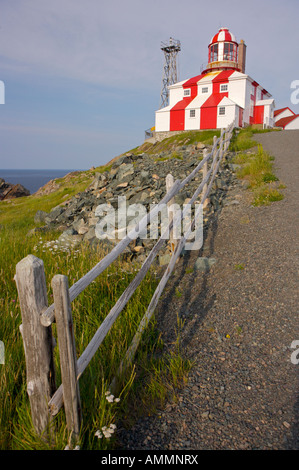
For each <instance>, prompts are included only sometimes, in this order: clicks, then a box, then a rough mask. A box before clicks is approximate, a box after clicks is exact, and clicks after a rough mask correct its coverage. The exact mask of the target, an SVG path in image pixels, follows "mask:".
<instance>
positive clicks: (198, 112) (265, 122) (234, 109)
mask: <svg viewBox="0 0 299 470" xmlns="http://www.w3.org/2000/svg"><path fill="white" fill-rule="evenodd" d="M246 49H247V46H246V44H245V41H244V40H241V41H240V42H239V43H238V41H237V39H236V36H235V35H234V34H233V33H232V32H231V31H230V30H229V29H228V28H226V27H223V28H220V29H219V31H218V32H217V33H216V34H214V36H212V38H211V40H210V42H209V44H208V54H207V55H208V62H207V63H206V65H205V66H203V67H202V68H201V71H200V74H199V75H197V76H195V77H192V78H189V79H187V80H183V81H180V82H178V83H174V84H172V85H171V86H169V105H168V106H166V107H164V108H162V109H159V110H157V111H156V113H155V135H156V138H157V139H159V140H160V139H161V138H164V137H165V136H167V135H168V134H171V133H176V132H181V131H187V130H199V129H219V128H225V127H227V126H228V125H229V124H231V123H232V122H233V123H234V125H235V126H236V127H244V126H247V125H257V126H260V127H273V126H274V108H275V101H274V99H273V97H272V96H271V94H270V93H269V92H268V91H267V90H266V89H265V88H264V87H263V86H261V85H260V84H259V83H258V82H257V81H256V80H254V79H253V78H252V77H250V76H249V75H248V74H247V73H246V72H245V68H246Z"/></svg>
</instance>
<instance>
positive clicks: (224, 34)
mask: <svg viewBox="0 0 299 470" xmlns="http://www.w3.org/2000/svg"><path fill="white" fill-rule="evenodd" d="M216 42H235V43H236V44H237V40H236V37H235V35H234V34H233V33H231V32H230V31H229V29H228V28H220V29H219V31H218V33H217V34H215V36H213V37H212V39H211V41H210V44H209V45H211V44H215V43H216Z"/></svg>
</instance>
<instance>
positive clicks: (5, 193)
mask: <svg viewBox="0 0 299 470" xmlns="http://www.w3.org/2000/svg"><path fill="white" fill-rule="evenodd" d="M29 195H30V191H29V190H28V189H26V188H24V186H23V185H21V184H12V183H7V182H6V181H5V180H4V179H3V178H0V201H4V200H7V199H15V198H17V197H24V196H29Z"/></svg>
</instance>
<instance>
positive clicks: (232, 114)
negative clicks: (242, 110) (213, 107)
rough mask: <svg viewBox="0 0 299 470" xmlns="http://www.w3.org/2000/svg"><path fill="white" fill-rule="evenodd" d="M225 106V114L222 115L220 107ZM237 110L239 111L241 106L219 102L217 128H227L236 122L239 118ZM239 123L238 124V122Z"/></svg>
mask: <svg viewBox="0 0 299 470" xmlns="http://www.w3.org/2000/svg"><path fill="white" fill-rule="evenodd" d="M221 107H225V115H224V116H221V115H220V114H219V108H221ZM237 111H238V113H239V107H238V106H236V105H225V104H222V105H221V104H219V105H218V108H217V129H222V128H226V127H227V126H229V125H230V124H231V123H232V122H233V121H234V122H236V118H237ZM238 117H239V114H238ZM236 125H237V124H236Z"/></svg>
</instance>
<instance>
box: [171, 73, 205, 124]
mask: <svg viewBox="0 0 299 470" xmlns="http://www.w3.org/2000/svg"><path fill="white" fill-rule="evenodd" d="M202 77H203V75H202V74H201V75H197V76H196V77H193V78H190V80H187V81H186V82H185V83H184V84H183V89H184V90H185V89H186V88H190V89H191V96H186V97H184V98H183V99H182V100H181V101H179V102H178V103H176V104H175V105H174V106H173V108H171V110H170V127H169V130H170V131H183V130H184V129H185V109H186V107H187V106H188V105H189V104H190V103H191V101H193V100H194V98H195V97H196V96H197V92H198V86H197V83H198V81H199V80H200V79H201V78H202Z"/></svg>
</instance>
